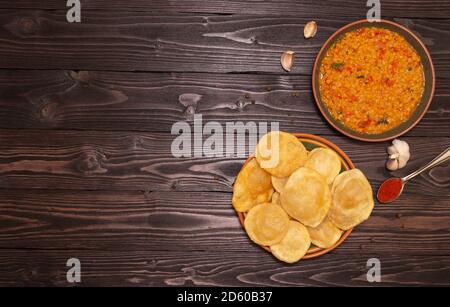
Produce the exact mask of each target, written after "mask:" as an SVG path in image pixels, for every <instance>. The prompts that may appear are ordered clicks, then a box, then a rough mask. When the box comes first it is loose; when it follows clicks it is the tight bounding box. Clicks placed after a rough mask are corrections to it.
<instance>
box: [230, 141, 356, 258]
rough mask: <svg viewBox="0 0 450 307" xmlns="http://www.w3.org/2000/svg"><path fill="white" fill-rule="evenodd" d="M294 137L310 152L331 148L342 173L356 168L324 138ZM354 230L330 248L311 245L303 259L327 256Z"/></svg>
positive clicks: (240, 219)
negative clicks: (335, 154) (336, 155)
mask: <svg viewBox="0 0 450 307" xmlns="http://www.w3.org/2000/svg"><path fill="white" fill-rule="evenodd" d="M293 135H295V136H296V137H297V138H298V139H299V140H300V141H301V142H302V143H303V145H305V147H306V149H307V150H308V151H311V150H312V149H314V148H316V147H325V148H330V149H332V150H333V151H335V152H336V153H337V154H338V155H339V158H340V159H341V163H342V167H341V172H343V171H346V170H349V169H353V168H355V166H354V165H353V163H352V161H351V160H350V158H349V157H348V156H347V155H346V154H345V153H344V152H343V151H342V150H341V149H340V148H339V147H338V146H337V145H336V144H334V143H332V142H330V141H328V140H326V139H324V138H321V137H319V136H316V135H312V134H303V133H293ZM252 158H253V156H250V157H248V158H247V160H246V161H245V163H244V165H243V166H242V167H244V166H245V165H246V164H247V163H248V162H249V161H250V160H251V159H252ZM237 214H238V217H239V221H240V222H241V225H242V227H244V220H245V214H244V213H242V212H237ZM352 230H353V229H349V230H347V231H345V232H344V233H343V234H342V236H341V238H340V239H339V240H338V241H337V242H336V243H335V244H334V245H333V246H331V247H329V248H320V247H317V246H314V245H311V247H310V248H309V250H308V251H307V253H306V255H305V256H304V257H303V258H302V259H311V258H315V257H318V256H321V255H323V254H326V253H328V252H330V251H332V250H333V249H335V248H336V247H338V246H339V245H340V244H341V243H342V242H344V240H345V239H347V237H348V236H349V235H350V233H351V232H352ZM260 246H261V245H260ZM261 247H262V248H264V249H265V250H267V251H268V252H270V247H268V246H261Z"/></svg>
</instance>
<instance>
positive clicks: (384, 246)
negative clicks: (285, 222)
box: [0, 188, 450, 257]
mask: <svg viewBox="0 0 450 307" xmlns="http://www.w3.org/2000/svg"><path fill="white" fill-rule="evenodd" d="M433 191H434V195H427V196H424V195H423V194H422V193H418V192H417V191H414V190H408V191H405V194H404V195H402V198H401V201H398V202H396V203H395V204H392V205H381V204H377V205H376V206H375V209H374V211H373V213H372V216H371V218H370V219H369V220H368V221H366V222H365V223H363V224H361V225H360V226H358V227H357V228H356V229H355V230H354V232H353V233H352V234H351V236H350V237H349V238H348V239H347V240H346V241H345V242H344V243H343V244H342V245H341V246H340V247H339V248H337V249H336V250H335V251H333V254H349V253H375V254H377V253H381V254H404V255H450V237H449V236H448V233H449V230H450V226H449V225H450V208H449V206H448V198H449V197H450V194H449V192H448V191H449V189H448V188H447V189H445V188H444V189H440V190H439V189H434V190H433ZM438 193H441V195H440V196H436V195H438ZM0 224H1V225H2V227H1V229H2V231H1V233H0V249H2V248H15V249H26V248H32V249H46V250H47V249H48V250H52V249H100V250H111V251H121V250H128V251H138V250H153V251H162V250H166V251H178V252H182V251H184V252H185V253H188V252H190V251H211V252H213V251H215V252H217V253H218V254H222V252H232V251H234V252H236V253H252V254H254V255H255V257H257V256H258V255H261V254H264V253H266V252H265V251H264V250H262V249H261V248H259V247H258V246H256V245H254V244H253V243H251V241H250V240H249V239H248V238H247V235H246V234H245V232H244V230H243V229H242V227H241V225H240V224H239V220H238V218H237V216H236V213H235V212H234V210H233V208H232V206H231V194H230V193H218V192H151V193H150V192H140V191H135V192H133V191H129V192H112V191H70V190H66V191H58V190H53V191H32V190H0Z"/></svg>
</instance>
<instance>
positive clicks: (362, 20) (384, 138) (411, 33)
mask: <svg viewBox="0 0 450 307" xmlns="http://www.w3.org/2000/svg"><path fill="white" fill-rule="evenodd" d="M362 23H371V22H369V21H368V20H367V19H361V20H357V21H354V22H351V23H349V24H347V25H345V26H343V27H341V28H339V29H338V30H336V31H335V32H334V33H333V34H332V35H331V36H330V37H329V38H328V39H327V40H326V41H325V43H324V44H323V45H322V48H320V51H319V53H318V54H317V56H316V59H315V61H314V66H313V72H312V90H313V95H314V100H315V101H316V105H317V107H318V108H319V110H320V113H322V116H323V117H324V118H325V120H326V121H327V122H328V123H329V124H330V125H331V126H332V127H333V128H334V129H336V130H337V131H339V132H340V133H342V134H344V135H346V136H348V137H350V138H353V139H356V140H359V141H365V142H383V141H388V140H392V139H395V138H397V137H399V136H401V135H403V134H405V133H407V132H408V131H410V130H411V129H412V128H414V127H415V126H416V125H417V124H418V123H419V121H420V120H421V119H422V118H423V117H424V115H425V113H426V112H427V111H428V108H429V107H430V104H431V101H432V100H433V96H434V91H435V85H436V75H435V71H434V65H433V60H432V58H431V54H430V52H429V51H428V48H427V47H426V46H425V44H424V43H423V42H422V40H421V39H420V38H419V37H418V36H417V35H416V34H414V32H413V31H411V30H410V29H408V28H406V27H404V26H402V25H400V24H398V23H396V22H393V21H390V20H385V19H381V20H380V21H375V22H373V23H386V24H390V25H392V26H394V27H397V28H400V29H402V30H403V31H405V32H407V33H408V34H409V35H411V36H412V37H413V38H414V39H415V40H416V41H417V42H418V43H419V45H420V46H421V47H422V49H423V51H424V52H425V54H426V57H427V60H428V61H429V62H430V67H431V76H432V77H431V78H432V80H431V93H430V98H429V99H428V101H427V102H426V105H425V108H424V109H423V111H422V112H421V113H420V114H419V116H417V119H416V120H415V121H414V122H413V123H412V124H411V125H410V126H409V127H407V128H406V129H404V130H403V131H400V132H398V133H396V134H395V135H392V136H389V137H383V138H379V139H370V138H365V137H362V136H358V135H355V134H352V133H351V132H348V131H345V130H343V129H341V128H340V127H339V126H338V125H336V124H335V123H334V122H333V120H332V119H331V118H329V116H328V115H327V114H326V113H325V110H324V108H325V107H324V106H322V103H321V102H320V101H321V100H320V99H319V95H318V92H319V89H317V88H316V85H315V82H314V80H315V78H316V75H317V73H318V68H319V67H318V65H319V59H320V57H321V56H322V53H323V52H324V51H325V49H326V48H327V47H328V45H329V44H330V42H331V40H332V39H333V38H334V37H336V36H337V35H339V34H341V33H342V32H343V31H344V30H346V29H348V28H350V27H352V26H354V25H358V24H362Z"/></svg>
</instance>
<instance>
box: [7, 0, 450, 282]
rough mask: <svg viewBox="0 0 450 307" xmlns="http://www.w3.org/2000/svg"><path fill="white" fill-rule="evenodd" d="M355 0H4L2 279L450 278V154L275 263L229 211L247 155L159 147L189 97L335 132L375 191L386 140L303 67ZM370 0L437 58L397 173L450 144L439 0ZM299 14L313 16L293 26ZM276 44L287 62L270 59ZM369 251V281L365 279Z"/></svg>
mask: <svg viewBox="0 0 450 307" xmlns="http://www.w3.org/2000/svg"><path fill="white" fill-rule="evenodd" d="M365 2H366V1H359V0H342V1H331V0H321V1H296V0H281V1H280V0H265V1H250V0H236V1H225V0H212V1H202V0H186V1H164V0H128V1H117V0H96V1H94V0H90V1H88V0H82V1H81V3H82V22H81V23H72V24H69V23H68V22H67V21H66V12H67V8H66V7H65V4H66V1H62V0H47V1H34V0H2V1H0V68H1V69H0V129H1V130H0V285H2V286H23V285H26V286H31V285H33V286H44V285H56V286H71V285H72V284H70V283H68V282H67V281H66V271H67V270H68V268H67V267H66V261H67V260H68V259H69V258H78V259H80V261H81V265H82V282H81V285H84V286H86V285H102V286H113V285H114V286H117V285H120V286H122V285H123V286H164V285H183V286H192V285H214V286H216V285H218V286H219V285H224V286H230V285H231V286H234V285H237V286H250V285H258V286H266V285H275V286H286V285H289V286H294V285H299V286H305V285H318V286H323V285H339V286H341V285H342V286H347V285H361V286H367V285H375V286H377V285H407V286H419V285H447V286H448V285H450V258H449V256H450V189H449V187H450V165H449V163H447V164H445V165H443V166H441V167H438V168H435V169H433V170H432V171H430V172H428V173H427V174H424V175H422V176H420V177H419V178H417V179H415V180H414V181H412V182H411V183H410V184H409V185H408V186H407V188H406V191H405V193H404V195H403V196H402V198H401V200H399V201H398V202H396V203H395V204H392V205H380V204H376V206H375V209H374V211H373V214H372V217H371V218H370V219H369V220H368V221H367V222H365V223H364V224H362V225H361V226H360V227H358V228H357V229H356V230H355V231H354V232H353V233H352V235H351V236H350V237H349V238H348V240H347V241H346V242H345V243H344V244H343V245H341V246H340V247H339V248H338V249H336V250H335V251H333V252H331V253H329V254H327V255H325V256H322V257H320V258H317V259H314V260H307V261H301V262H299V263H297V264H295V265H285V264H283V263H281V262H279V261H277V260H276V259H274V258H273V257H272V256H271V255H270V254H268V253H266V252H265V251H263V250H262V249H260V248H259V247H257V246H255V245H254V244H252V243H251V242H250V241H249V240H248V238H247V236H246V234H245V233H244V231H243V230H242V228H241V226H240V225H239V222H238V219H237V217H236V214H235V213H234V211H233V209H232V206H231V202H230V201H231V190H232V182H233V180H234V178H235V176H236V174H237V172H238V170H239V168H240V166H241V165H242V162H243V159H242V158H236V157H227V158H206V157H203V158H174V157H173V156H172V155H171V151H170V148H171V147H170V146H171V143H172V140H173V139H174V138H175V136H174V135H171V133H170V130H171V127H172V125H173V124H174V123H175V122H177V121H183V120H190V119H192V114H193V113H195V114H202V115H203V119H204V121H211V120H214V121H218V122H220V123H222V124H224V123H225V122H227V121H244V122H246V121H256V122H260V121H278V122H279V123H280V128H281V129H283V130H286V131H290V132H304V133H312V134H317V135H321V136H324V137H326V138H328V139H330V140H331V141H333V142H335V143H336V144H338V145H339V146H341V147H342V148H343V149H344V150H345V151H346V153H347V154H348V155H349V156H350V158H351V159H352V160H353V161H354V162H355V164H356V166H357V167H358V168H360V169H362V170H363V171H364V172H365V173H366V174H367V176H368V178H369V180H370V182H371V184H372V186H373V188H374V189H377V187H378V185H379V184H380V182H381V181H382V180H383V179H385V178H386V177H387V176H389V173H388V172H387V171H386V169H385V168H384V162H385V158H386V153H385V148H386V146H388V143H387V142H384V143H378V144H369V143H363V142H359V141H354V140H351V139H349V138H347V137H345V136H343V135H341V134H339V133H337V132H336V131H334V130H333V129H332V128H331V127H330V126H329V125H328V124H327V123H326V122H325V120H324V119H323V118H322V117H321V116H320V115H319V112H318V109H317V108H316V106H315V104H314V101H313V98H312V95H311V81H310V79H311V69H312V63H313V60H314V58H315V56H316V54H317V52H318V50H319V48H320V47H321V45H322V44H323V43H324V41H325V40H326V38H327V37H329V36H330V35H331V34H332V33H333V32H334V31H335V30H336V29H338V28H339V27H341V26H343V25H345V24H347V23H349V22H351V21H354V20H358V19H362V18H365V16H366V12H367V10H368V8H366V6H365V5H366V3H365ZM381 2H382V11H381V12H382V17H383V18H386V19H390V20H393V21H396V22H398V23H400V24H403V25H406V26H407V27H408V28H410V29H411V30H413V31H414V32H415V33H417V34H418V35H419V36H420V37H421V38H422V39H423V41H424V42H425V43H426V45H427V46H428V48H429V50H430V52H431V54H432V57H433V60H434V64H435V68H436V74H437V86H436V95H435V97H434V99H433V103H432V105H431V107H430V109H429V111H428V113H427V114H426V115H425V117H424V118H423V120H422V121H421V122H420V124H419V125H418V126H417V127H415V128H414V129H413V130H412V131H410V132H409V133H408V134H407V135H405V136H404V137H403V139H404V140H406V141H407V142H408V143H409V144H410V146H411V150H412V159H411V162H410V163H409V164H408V166H407V167H406V169H404V170H402V171H400V172H398V173H397V174H398V175H402V174H406V173H408V172H409V171H411V170H414V169H415V168H417V167H419V166H420V165H422V164H424V163H425V162H427V161H429V160H430V159H432V158H433V157H434V156H435V155H437V154H438V153H440V152H441V151H442V150H444V149H445V148H446V147H448V146H449V145H450V137H449V132H450V2H449V1H448V0H432V1H413V2H411V1H407V0H391V1H385V0H383V1H381ZM309 20H315V21H316V22H317V23H318V26H319V31H318V34H317V36H316V37H315V38H314V39H312V40H304V38H303V35H302V31H303V26H304V24H305V23H306V22H307V21H309ZM288 49H292V50H294V51H296V52H297V58H296V62H295V67H294V69H293V71H292V72H291V73H285V72H284V71H283V70H282V68H281V67H280V64H279V59H280V55H281V53H282V52H283V51H285V50H288ZM186 94H187V95H186ZM181 95H185V96H182V97H184V98H186V97H187V98H188V99H189V97H190V98H192V99H193V100H196V101H194V102H192V103H191V105H192V106H191V107H189V108H187V107H186V103H185V102H184V103H181V102H180V100H183V99H180V97H181ZM197 100H198V101H197ZM373 257H375V258H379V259H380V261H381V271H382V282H381V283H376V284H369V283H368V282H367V280H366V272H367V270H368V268H367V267H366V262H367V260H368V259H369V258H373Z"/></svg>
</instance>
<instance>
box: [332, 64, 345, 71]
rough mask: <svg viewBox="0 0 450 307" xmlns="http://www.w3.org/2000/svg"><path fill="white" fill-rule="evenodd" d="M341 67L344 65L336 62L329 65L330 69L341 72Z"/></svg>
mask: <svg viewBox="0 0 450 307" xmlns="http://www.w3.org/2000/svg"><path fill="white" fill-rule="evenodd" d="M342 67H344V63H342V62H336V63H333V64H331V68H333V69H336V70H341V69H342Z"/></svg>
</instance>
